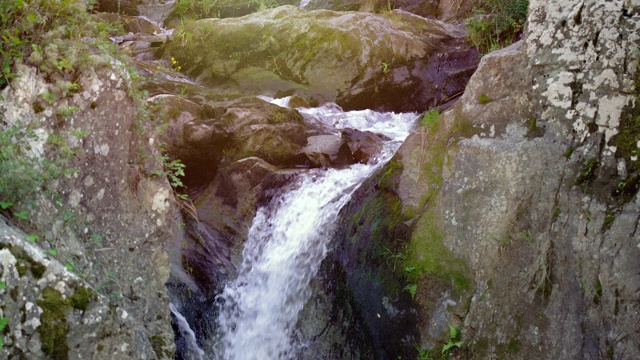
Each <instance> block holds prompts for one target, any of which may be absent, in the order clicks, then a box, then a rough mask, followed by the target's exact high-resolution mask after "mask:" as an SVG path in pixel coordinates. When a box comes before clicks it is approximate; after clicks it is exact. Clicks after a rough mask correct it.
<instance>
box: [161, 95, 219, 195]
mask: <svg viewBox="0 0 640 360" xmlns="http://www.w3.org/2000/svg"><path fill="white" fill-rule="evenodd" d="M150 101H153V102H158V103H160V104H162V106H163V108H164V113H165V114H166V115H167V117H168V120H169V121H170V126H169V127H168V129H167V131H166V132H165V133H164V134H163V137H162V139H161V141H163V142H164V143H165V144H166V146H165V147H166V149H165V150H166V151H167V154H168V155H169V157H171V158H172V159H180V161H181V162H182V163H183V164H185V166H186V169H187V173H188V176H187V179H188V181H187V183H186V184H187V186H191V185H193V186H196V185H197V184H201V183H204V182H208V181H210V180H211V179H212V178H213V175H214V174H215V173H216V171H217V169H218V164H219V162H220V160H221V159H222V156H223V151H224V150H225V149H226V148H227V146H228V145H229V144H230V142H231V134H229V133H228V132H227V131H226V130H225V129H224V127H223V125H222V122H221V120H220V119H219V118H217V119H216V118H215V117H214V118H211V117H209V116H212V115H213V116H215V111H211V110H209V111H208V110H206V109H205V108H204V107H203V106H201V105H199V104H196V103H194V102H192V101H189V100H185V99H183V98H181V97H178V96H175V95H165V96H156V97H153V98H151V99H150ZM221 114H222V110H220V111H219V115H221Z"/></svg>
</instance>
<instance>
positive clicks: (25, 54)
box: [0, 0, 118, 204]
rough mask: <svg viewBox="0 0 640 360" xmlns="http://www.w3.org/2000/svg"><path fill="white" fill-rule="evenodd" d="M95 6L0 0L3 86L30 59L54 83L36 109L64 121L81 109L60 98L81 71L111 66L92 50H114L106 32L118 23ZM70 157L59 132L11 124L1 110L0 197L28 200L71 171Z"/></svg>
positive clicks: (74, 1)
mask: <svg viewBox="0 0 640 360" xmlns="http://www.w3.org/2000/svg"><path fill="white" fill-rule="evenodd" d="M91 6H92V2H91V1H85V0H3V1H0V90H2V89H4V88H5V87H7V86H10V85H11V82H12V80H13V79H14V77H15V67H16V65H17V64H19V63H26V64H27V65H32V66H34V67H37V68H38V71H40V72H41V73H43V74H44V75H45V76H46V77H47V78H48V80H49V81H50V82H51V83H52V85H51V87H49V89H48V91H47V92H44V93H41V94H40V99H41V101H37V102H34V104H33V106H34V111H35V112H41V111H43V110H44V109H45V107H51V108H52V110H54V111H55V114H56V117H57V119H58V121H59V122H60V123H62V122H63V121H64V120H65V119H66V118H67V117H69V116H70V115H71V113H72V112H74V111H76V110H78V109H77V108H74V107H70V106H67V105H66V104H65V103H64V102H62V103H61V102H59V100H61V99H63V98H65V97H67V96H70V95H72V94H74V93H76V92H78V91H81V89H80V85H79V84H77V83H76V81H77V78H78V77H79V74H80V72H82V71H84V70H87V69H90V68H96V67H98V66H100V65H101V64H104V65H105V66H110V64H109V62H108V61H106V60H104V59H102V60H98V59H99V58H100V56H94V55H96V54H105V53H108V54H115V52H116V50H115V46H114V45H112V44H111V43H110V42H109V39H108V37H109V35H110V34H111V33H112V32H114V31H117V30H118V28H116V27H114V26H112V25H108V24H106V23H104V22H102V21H100V20H99V19H98V18H97V17H95V16H93V15H92V14H90V13H89V12H88V10H89V9H90V8H91ZM103 58H104V57H103ZM107 58H112V57H107ZM2 101H4V99H2V98H1V97H0V102H2ZM21 120H23V121H26V122H28V119H21ZM58 125H60V124H58ZM45 138H46V139H47V141H46V144H42V143H41V142H42V141H41V140H43V139H45ZM37 143H40V144H39V145H37V146H35V144H37ZM44 152H46V153H47V154H44ZM45 155H46V156H45ZM72 156H73V153H72V152H70V150H69V149H68V146H67V144H66V141H65V140H64V139H63V138H62V137H61V136H59V135H57V134H55V133H54V132H52V131H48V133H47V134H35V133H34V131H33V130H32V129H31V128H30V125H29V124H28V123H19V122H18V123H9V121H8V120H7V119H5V118H4V116H3V114H2V113H0V201H4V202H12V203H16V204H17V203H22V204H25V203H29V202H30V201H32V200H33V199H34V198H35V195H36V193H37V192H39V191H42V190H43V188H44V186H45V185H46V184H47V183H48V182H49V181H51V180H55V179H57V178H59V177H60V176H62V175H64V174H65V173H67V174H68V173H69V172H71V171H73V170H72V169H68V162H69V160H70V159H71V157H72ZM47 158H49V159H53V160H51V161H50V160H47Z"/></svg>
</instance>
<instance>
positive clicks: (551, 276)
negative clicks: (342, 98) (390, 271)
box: [393, 0, 640, 359]
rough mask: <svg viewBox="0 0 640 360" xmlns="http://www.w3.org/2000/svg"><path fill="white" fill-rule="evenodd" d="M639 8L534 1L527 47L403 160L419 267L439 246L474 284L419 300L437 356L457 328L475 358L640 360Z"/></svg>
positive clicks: (477, 79) (501, 64) (415, 140)
mask: <svg viewBox="0 0 640 360" xmlns="http://www.w3.org/2000/svg"><path fill="white" fill-rule="evenodd" d="M625 4H626V5H625ZM574 5H575V6H574ZM639 11H640V4H638V3H637V2H626V3H624V4H623V2H617V3H607V5H606V6H603V3H601V2H599V1H584V2H580V3H579V4H576V3H575V2H573V1H559V2H548V1H542V0H535V1H531V2H530V8H529V19H528V20H529V22H528V25H527V27H528V32H527V33H526V38H525V41H523V42H521V43H518V44H515V45H513V46H511V47H509V48H506V49H503V50H500V51H498V52H496V53H493V54H490V55H488V56H487V57H485V58H484V59H483V60H482V62H481V64H480V66H479V68H478V71H477V72H476V73H475V74H474V76H473V77H472V78H471V80H470V82H469V84H468V86H467V89H466V91H465V94H464V95H463V96H462V98H461V99H460V102H459V103H458V104H456V105H455V106H454V107H453V108H452V109H450V110H448V111H447V112H445V113H444V114H443V115H442V117H441V118H440V119H439V120H438V124H439V125H437V126H436V125H434V126H424V127H422V128H420V131H418V132H416V133H415V134H413V135H411V136H410V137H409V138H408V139H407V141H406V142H405V143H404V145H403V146H402V147H401V149H400V150H399V152H398V157H397V159H396V160H397V161H398V162H399V163H400V164H402V166H401V168H402V171H401V174H400V177H399V181H398V182H397V184H396V185H395V186H394V187H393V189H394V191H395V192H396V193H397V194H399V196H400V198H401V200H402V205H401V208H402V213H403V216H405V217H407V218H408V221H407V224H409V225H410V226H411V227H412V233H411V236H410V240H409V242H408V244H407V247H408V249H409V250H410V251H409V252H408V253H407V254H406V255H407V260H406V261H405V262H404V263H403V265H405V266H414V265H413V264H423V263H422V262H421V257H422V258H423V259H428V258H429V252H427V251H426V250H429V249H430V248H433V246H435V245H437V247H439V248H441V249H445V250H446V251H447V252H449V253H450V254H453V255H454V256H453V257H450V258H449V259H450V260H449V261H448V264H447V263H440V264H439V266H441V269H445V270H447V271H448V272H450V274H449V275H450V276H449V277H450V278H451V279H453V280H455V276H453V275H454V274H453V273H452V272H451V270H452V269H453V268H454V267H453V266H452V264H455V263H456V262H462V263H464V264H465V267H467V268H468V269H469V270H470V272H471V274H472V275H471V276H469V275H468V276H467V277H468V278H469V279H470V280H471V281H470V284H468V285H469V286H468V287H467V288H466V290H465V291H463V292H461V293H460V294H461V295H462V296H455V295H454V294H455V292H454V291H453V290H454V289H452V288H447V286H445V287H444V288H443V287H429V286H426V285H427V284H424V286H423V285H421V283H420V282H418V289H417V294H416V298H417V299H420V297H421V296H422V295H421V294H424V293H423V291H426V292H430V293H435V294H438V296H439V297H441V299H440V300H437V299H436V300H435V301H432V300H428V299H426V298H423V299H422V300H420V301H417V305H418V314H419V318H420V320H421V321H420V322H421V323H423V324H429V325H425V326H422V327H421V328H420V334H421V340H420V344H421V346H424V347H433V346H434V345H435V344H437V338H438V334H440V333H444V334H445V336H446V330H447V328H446V325H447V324H452V325H454V326H460V327H461V328H462V343H463V344H464V345H463V349H462V350H461V351H460V352H461V353H462V354H461V355H462V356H463V357H464V356H470V357H471V356H473V357H478V358H488V357H491V356H494V355H495V354H503V355H504V356H506V357H509V358H521V359H525V358H537V359H553V358H572V359H573V358H580V359H582V358H607V357H608V358H621V359H622V358H636V357H638V356H640V354H639V352H638V351H639V350H638V349H640V347H639V344H638V337H637V336H635V335H634V334H636V333H637V332H638V331H640V328H639V325H638V323H637V322H635V323H631V322H629V320H628V319H630V318H633V317H634V315H632V314H631V313H630V312H634V313H635V312H637V311H638V306H637V304H634V305H631V304H629V303H628V302H627V301H626V300H625V299H628V298H633V297H634V296H635V295H633V294H634V292H636V291H637V288H638V284H639V283H640V278H639V276H638V274H639V273H638V269H640V260H639V259H640V257H639V256H638V243H639V242H640V238H639V236H638V233H637V231H636V227H637V222H638V217H637V214H638V212H639V211H640V207H639V206H640V202H639V200H638V192H637V190H638V187H637V175H636V173H637V171H638V163H637V157H636V156H635V154H637V152H638V151H640V149H638V140H640V136H639V135H638V130H637V125H634V124H637V122H638V110H637V104H636V103H635V101H636V100H634V99H635V98H636V97H637V94H638V87H637V83H634V81H633V80H634V79H637V77H638V61H639V59H638V53H637V51H635V50H633V49H637V48H638V47H639V46H640V38H639V37H638V36H637V34H638V26H639V25H638V22H637V21H634V20H633V16H634V15H633V14H637V13H638V12H639ZM605 24H606V25H605ZM630 29H632V30H631V31H630ZM632 214H633V215H632ZM456 259H457V260H456ZM435 263H436V264H438V262H435ZM425 265H426V264H425ZM417 269H421V268H420V267H417ZM424 269H425V270H431V269H430V268H429V267H424ZM432 273H433V271H425V272H424V274H423V275H424V276H429V275H430V274H432ZM419 281H420V280H419ZM441 285H442V284H441ZM444 285H446V284H444ZM425 288H426V289H425ZM423 289H425V290H423ZM442 301H445V302H454V303H456V304H458V306H454V307H450V308H449V310H447V311H446V312H444V314H443V312H442V311H439V310H438V308H437V306H436V305H437V304H438V302H440V303H441V302H442ZM460 305H462V307H461V306H460ZM465 308H466V309H465ZM434 324H439V325H435V326H434ZM557 339H563V340H562V341H557ZM445 341H446V338H445ZM575 344H579V345H575ZM441 345H444V343H441Z"/></svg>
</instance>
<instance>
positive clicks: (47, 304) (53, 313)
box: [37, 286, 71, 360]
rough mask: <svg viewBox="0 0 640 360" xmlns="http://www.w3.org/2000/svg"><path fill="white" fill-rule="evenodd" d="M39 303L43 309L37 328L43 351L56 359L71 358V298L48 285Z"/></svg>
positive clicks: (64, 359) (65, 359)
mask: <svg viewBox="0 0 640 360" xmlns="http://www.w3.org/2000/svg"><path fill="white" fill-rule="evenodd" d="M37 303H38V306H40V307H41V308H42V311H43V312H42V315H41V317H40V326H38V329H37V330H38V332H39V333H40V341H41V343H42V351H43V352H44V353H45V354H46V355H47V356H49V358H51V359H54V360H67V359H69V345H68V344H67V335H68V334H69V323H67V319H66V313H67V311H68V310H69V309H71V305H70V302H69V300H68V299H65V298H63V297H62V294H61V293H60V292H59V291H57V290H54V289H53V288H51V287H49V286H47V287H46V288H44V290H43V291H42V300H38V301H37Z"/></svg>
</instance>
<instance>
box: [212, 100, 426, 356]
mask: <svg viewBox="0 0 640 360" xmlns="http://www.w3.org/2000/svg"><path fill="white" fill-rule="evenodd" d="M273 102H274V103H276V104H279V105H282V104H283V103H282V101H273ZM299 111H300V113H302V114H303V115H304V116H305V117H306V118H307V120H308V121H315V122H318V123H321V124H323V125H324V126H325V127H328V128H330V129H334V130H335V132H338V129H344V128H347V127H349V128H354V129H358V130H361V131H371V132H374V133H378V134H382V135H385V136H386V137H388V138H390V140H389V141H387V142H386V143H385V146H384V148H383V151H382V152H381V154H378V156H376V157H374V158H373V159H372V160H371V161H370V163H369V164H366V165H364V164H356V165H352V166H350V167H348V168H345V169H341V170H338V169H314V170H309V171H307V172H304V173H302V174H301V175H300V176H299V178H298V179H297V180H296V181H295V182H294V183H293V184H292V185H291V186H290V187H289V188H288V190H283V191H284V192H283V193H281V194H280V195H279V196H276V197H275V198H274V200H273V201H272V202H271V203H270V204H269V205H267V206H265V207H262V208H260V209H258V211H257V214H256V217H255V219H254V221H253V224H252V226H251V228H250V230H249V236H248V240H247V242H246V244H245V248H244V251H243V254H242V256H243V261H242V264H241V266H240V269H239V271H238V277H237V278H236V279H235V280H234V281H233V282H231V283H229V284H228V285H227V286H226V288H225V289H224V291H223V292H222V293H221V294H220V296H219V297H218V303H219V310H220V314H219V318H218V326H219V330H220V342H219V350H218V351H219V354H218V357H219V358H221V359H225V360H244V359H291V358H293V357H294V355H295V353H296V351H299V350H300V347H301V346H302V344H295V343H294V341H293V338H292V332H293V330H294V326H295V324H296V320H297V317H298V313H299V312H300V310H302V308H303V306H304V305H305V303H306V301H307V300H308V298H309V296H310V294H311V289H310V287H309V283H310V281H311V279H312V278H313V277H314V276H315V275H316V273H317V271H318V268H319V267H320V264H321V262H322V260H323V259H324V257H325V256H326V254H327V252H328V250H329V242H330V240H331V238H332V235H333V232H334V230H335V225H336V220H337V217H338V213H339V212H340V209H341V208H342V207H343V206H344V205H345V204H346V203H347V202H348V200H349V198H350V196H351V194H352V193H353V192H354V191H355V190H356V189H357V188H358V186H359V185H360V184H361V183H362V182H363V181H364V180H366V179H367V178H368V177H369V176H371V175H372V174H373V173H374V172H375V171H376V170H377V169H379V168H380V167H381V166H382V165H384V163H386V162H387V161H388V160H389V159H390V158H391V156H392V155H393V154H394V153H395V151H396V150H397V148H398V147H399V145H400V144H401V143H402V141H403V140H404V139H405V138H406V137H407V136H408V134H409V132H410V130H411V128H412V127H413V124H415V122H416V114H393V113H376V112H373V111H370V110H365V111H354V112H343V111H342V110H341V109H340V108H339V107H338V106H336V105H326V106H324V107H321V108H315V109H299Z"/></svg>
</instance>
